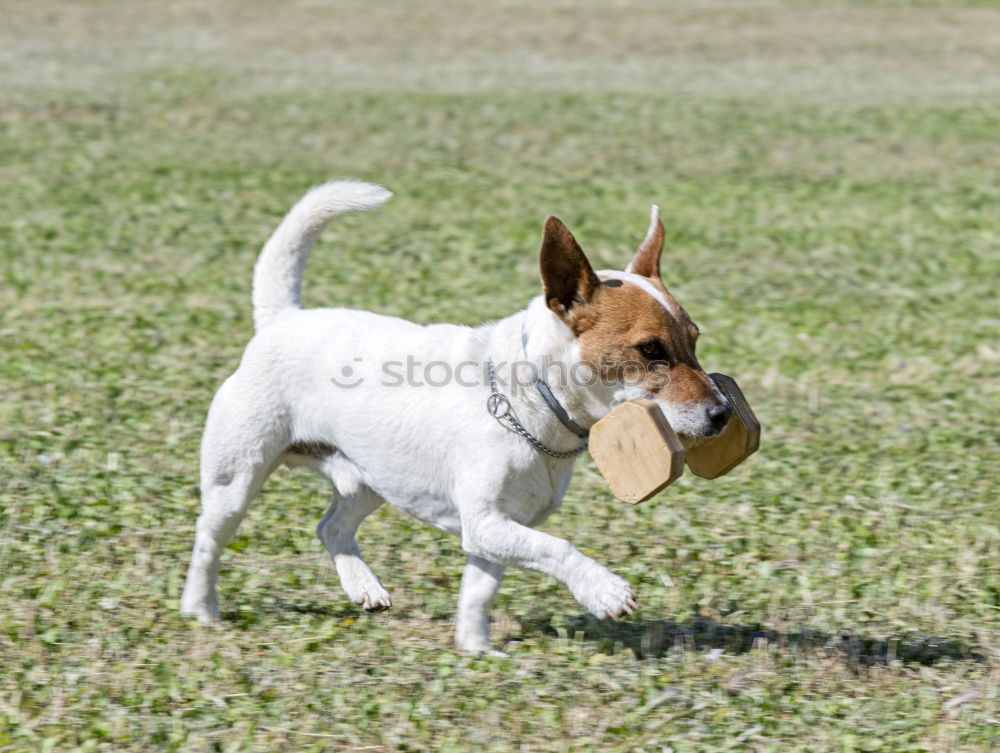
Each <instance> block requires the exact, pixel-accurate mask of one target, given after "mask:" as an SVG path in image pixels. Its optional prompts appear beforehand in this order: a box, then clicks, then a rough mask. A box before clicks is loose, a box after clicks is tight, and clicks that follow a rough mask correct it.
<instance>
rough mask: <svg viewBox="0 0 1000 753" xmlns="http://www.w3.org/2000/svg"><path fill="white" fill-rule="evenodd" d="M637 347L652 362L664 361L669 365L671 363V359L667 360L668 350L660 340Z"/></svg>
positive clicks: (640, 344) (650, 341)
mask: <svg viewBox="0 0 1000 753" xmlns="http://www.w3.org/2000/svg"><path fill="white" fill-rule="evenodd" d="M635 347H636V349H637V350H638V351H639V352H640V353H642V355H643V356H645V357H646V358H648V359H649V360H650V361H663V362H665V363H669V361H670V359H669V358H667V350H666V348H664V347H663V344H662V343H661V342H659V341H658V340H649V341H647V342H644V343H639V344H638V345H636V346H635Z"/></svg>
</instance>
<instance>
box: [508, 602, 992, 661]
mask: <svg viewBox="0 0 1000 753" xmlns="http://www.w3.org/2000/svg"><path fill="white" fill-rule="evenodd" d="M519 622H520V625H521V634H522V635H523V636H525V637H527V636H530V635H557V634H559V633H560V631H559V630H557V629H556V627H555V626H554V625H553V624H552V616H551V615H547V616H529V617H525V618H522V619H521V620H519ZM563 627H564V629H565V631H566V634H568V635H569V636H578V635H582V636H583V638H584V639H585V640H588V641H593V642H595V643H597V644H598V647H599V649H601V650H606V651H615V650H617V649H620V648H621V647H623V646H624V647H627V648H628V649H629V650H631V651H632V653H633V654H635V656H636V658H639V659H643V658H649V657H659V656H663V655H664V654H666V653H668V652H670V651H677V650H679V651H691V652H700V653H709V652H712V651H722V652H725V653H727V654H744V653H747V652H749V651H751V650H753V649H755V648H769V647H777V648H779V649H783V650H785V651H787V652H788V653H789V654H791V655H792V656H796V655H805V654H806V653H813V654H821V655H824V656H838V657H840V658H842V659H843V660H844V661H846V662H847V663H848V664H850V665H851V666H856V667H870V666H875V665H878V664H887V663H889V662H892V661H896V660H898V661H901V662H904V663H911V664H923V665H931V664H936V663H938V662H940V661H943V660H960V659H964V660H971V661H985V660H986V657H985V656H984V655H983V654H982V653H980V652H978V651H976V650H974V649H972V648H970V647H969V646H967V645H964V644H963V643H961V642H960V641H957V640H955V639H952V638H941V637H937V636H924V635H915V634H914V635H905V636H899V637H890V638H888V639H878V638H872V637H870V636H864V635H857V634H851V633H846V634H838V635H834V634H831V633H821V632H813V631H808V630H803V631H799V632H780V631H777V630H768V629H765V628H762V627H761V626H760V625H724V624H722V623H720V622H716V621H715V620H712V619H709V618H707V617H697V618H695V619H692V620H688V621H686V622H678V621H675V620H642V621H636V622H613V621H611V620H599V619H597V618H596V617H593V616H591V615H589V614H583V615H574V616H571V617H567V618H566V619H565V621H564V623H563Z"/></svg>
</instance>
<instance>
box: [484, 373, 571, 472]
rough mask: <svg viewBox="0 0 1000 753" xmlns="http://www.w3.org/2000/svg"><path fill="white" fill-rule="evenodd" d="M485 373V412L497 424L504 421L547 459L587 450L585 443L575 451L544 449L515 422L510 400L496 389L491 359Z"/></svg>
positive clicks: (533, 436)
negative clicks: (488, 392)
mask: <svg viewBox="0 0 1000 753" xmlns="http://www.w3.org/2000/svg"><path fill="white" fill-rule="evenodd" d="M486 373H487V374H488V375H489V378H490V396H489V398H487V400H486V410H487V412H488V413H489V414H490V415H491V416H493V418H495V419H496V420H497V421H498V422H499V423H501V424H503V423H504V422H505V421H506V422H507V424H509V425H510V429H511V431H513V432H514V433H515V434H520V435H521V436H522V437H523V438H524V440H525V441H526V442H527V443H528V444H530V445H531V446H532V447H534V448H535V449H536V450H538V451H539V452H541V453H544V454H545V455H548V456H549V457H553V458H560V459H562V458H572V457H576V456H577V455H579V454H580V453H581V452H583V451H584V450H586V449H587V443H586V442H584V443H583V444H582V445H580V446H579V447H577V448H576V449H575V450H569V451H567V452H559V451H558V450H553V449H550V448H549V447H546V446H545V445H544V444H543V443H542V440H540V439H539V438H538V437H536V436H535V435H534V434H532V433H531V432H530V431H528V430H527V429H525V428H524V426H523V425H522V424H521V422H520V421H518V420H517V416H515V415H514V409H513V408H512V407H511V404H510V400H508V399H507V396H506V395H504V394H502V393H501V392H500V391H499V390H498V389H497V375H496V367H494V366H493V359H488V360H487V361H486Z"/></svg>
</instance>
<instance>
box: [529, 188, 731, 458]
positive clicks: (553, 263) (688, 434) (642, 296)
mask: <svg viewBox="0 0 1000 753" xmlns="http://www.w3.org/2000/svg"><path fill="white" fill-rule="evenodd" d="M663 235H664V233H663V224H662V223H661V222H660V218H659V212H658V209H657V207H655V206H654V207H653V211H652V216H651V218H650V224H649V231H648V232H647V233H646V238H645V239H644V240H643V242H642V244H641V245H640V246H639V250H638V251H637V252H636V254H635V256H634V257H633V258H632V261H631V262H629V265H628V266H627V267H626V268H625V271H624V272H617V271H602V272H598V273H595V272H594V270H593V268H592V267H591V266H590V262H589V261H588V260H587V257H586V256H585V255H584V253H583V250H582V249H581V248H580V246H579V244H577V242H576V239H575V238H573V234H572V233H570V231H569V230H568V229H567V228H566V226H565V225H563V223H562V222H560V221H559V220H558V219H556V218H555V217H549V218H548V220H546V222H545V232H544V236H543V239H542V250H541V273H542V282H543V283H544V286H545V302H546V303H547V305H548V307H549V309H551V310H552V312H553V313H555V314H556V316H558V317H559V318H560V319H561V320H562V321H563V322H564V323H565V324H566V326H567V327H569V329H570V330H571V331H572V333H573V336H574V337H575V338H576V343H577V345H578V347H579V354H580V356H579V357H580V361H581V362H583V363H584V364H585V365H586V366H587V367H588V368H589V369H590V370H591V371H592V372H593V373H594V374H595V375H596V376H597V377H598V378H599V380H600V382H601V383H602V384H604V385H611V387H612V390H611V391H612V403H613V404H612V405H610V407H614V405H616V404H619V403H622V402H624V401H626V400H631V399H634V398H637V397H646V398H650V399H652V400H655V401H656V402H657V403H658V404H659V405H660V408H661V409H662V410H663V413H664V415H665V416H666V417H667V420H668V421H669V422H670V425H671V426H672V427H673V429H674V430H675V431H676V432H677V433H678V434H680V435H682V437H685V438H688V439H689V440H691V439H694V438H697V437H710V436H713V435H715V434H718V433H719V432H721V431H722V429H723V428H725V425H726V422H727V421H728V420H729V416H730V414H731V413H732V410H731V408H730V407H729V405H728V404H727V402H726V399H725V398H724V397H723V396H722V394H721V393H720V392H719V390H718V388H717V387H716V386H715V383H714V382H713V381H712V380H711V379H710V378H709V376H708V375H707V374H706V373H705V372H704V371H703V370H702V368H701V366H700V365H699V363H698V359H697V357H696V356H695V345H696V343H697V340H698V328H697V327H696V326H695V324H694V322H692V321H691V318H690V317H689V316H688V315H687V312H686V311H685V310H684V309H683V308H682V307H681V305H680V304H679V303H678V302H677V301H676V299H674V297H673V296H672V295H671V294H670V293H669V292H668V291H667V289H666V287H664V285H663V282H662V281H661V280H660V252H661V250H662V249H663Z"/></svg>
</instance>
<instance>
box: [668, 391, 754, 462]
mask: <svg viewBox="0 0 1000 753" xmlns="http://www.w3.org/2000/svg"><path fill="white" fill-rule="evenodd" d="M709 376H710V377H711V378H712V381H714V382H715V384H716V386H718V388H719V391H720V392H721V393H722V394H723V395H724V396H725V397H726V399H727V400H728V401H729V404H730V405H731V406H732V408H733V415H732V417H731V418H730V419H729V423H728V424H726V428H725V429H723V431H722V433H721V434H719V435H718V436H716V437H712V438H711V439H708V440H706V441H705V442H703V443H701V444H699V445H698V446H697V447H692V448H691V449H689V450H688V451H687V453H686V457H687V467H688V468H690V469H691V472H692V473H694V474H696V475H698V476H701V477H702V478H718V477H719V476H722V475H724V474H726V473H729V472H730V471H731V470H733V468H735V467H736V466H738V465H739V464H740V463H742V462H743V461H744V460H746V459H747V458H748V457H750V456H751V455H753V454H754V453H755V452H757V448H758V447H759V446H760V422H759V421H757V417H756V416H755V415H754V413H753V411H752V410H751V409H750V404H749V403H748V402H747V400H746V398H745V397H744V396H743V392H742V391H741V390H740V387H739V385H738V384H736V380H734V379H732V378H731V377H728V376H726V375H725V374H709Z"/></svg>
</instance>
